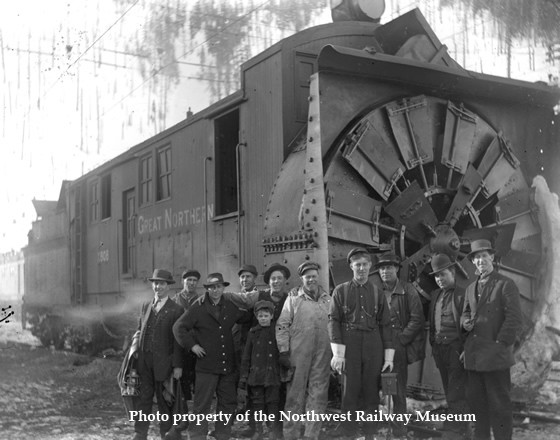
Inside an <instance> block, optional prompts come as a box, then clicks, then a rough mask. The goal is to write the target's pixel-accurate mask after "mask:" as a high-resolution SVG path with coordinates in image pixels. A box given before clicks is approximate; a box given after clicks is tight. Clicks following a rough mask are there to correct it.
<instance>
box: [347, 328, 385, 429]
mask: <svg viewBox="0 0 560 440" xmlns="http://www.w3.org/2000/svg"><path fill="white" fill-rule="evenodd" d="M342 339H343V341H344V344H345V345H346V354H345V358H346V365H345V369H344V372H343V373H342V401H341V407H340V408H341V411H342V413H346V412H347V411H350V413H351V415H352V417H351V420H347V421H344V422H343V425H342V426H343V428H344V431H345V434H346V435H348V436H354V435H355V434H356V432H357V429H358V422H357V421H356V420H355V415H356V411H357V410H362V411H365V413H366V414H375V411H376V410H377V409H378V407H379V385H380V383H381V367H382V366H383V342H382V341H381V335H380V334H379V331H378V330H377V329H376V330H374V331H371V332H366V331H362V330H343V331H342ZM363 429H364V434H373V433H374V432H375V430H376V422H364V424H363Z"/></svg>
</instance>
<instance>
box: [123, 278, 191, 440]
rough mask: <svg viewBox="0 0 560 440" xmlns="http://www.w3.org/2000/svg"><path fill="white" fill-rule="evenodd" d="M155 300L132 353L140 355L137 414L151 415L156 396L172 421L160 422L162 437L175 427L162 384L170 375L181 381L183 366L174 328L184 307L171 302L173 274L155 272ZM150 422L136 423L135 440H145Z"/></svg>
mask: <svg viewBox="0 0 560 440" xmlns="http://www.w3.org/2000/svg"><path fill="white" fill-rule="evenodd" d="M148 280H149V281H151V282H152V290H153V291H154V298H153V299H152V300H150V301H147V302H145V303H144V304H143V305H142V315H141V316H140V319H139V321H138V329H137V331H136V333H135V334H134V337H133V342H132V351H133V352H135V353H136V354H135V355H137V356H138V374H139V376H140V396H139V399H138V407H137V410H138V411H142V413H143V414H144V415H146V416H147V415H149V414H151V413H152V401H153V398H154V393H155V395H156V400H157V405H158V411H159V413H160V414H166V415H167V416H168V417H169V419H168V420H167V421H161V422H160V424H159V432H160V434H161V437H162V438H163V437H164V435H165V433H166V432H167V431H169V429H170V428H171V427H172V425H173V416H172V408H171V405H170V404H168V403H167V402H166V400H165V399H164V397H163V384H164V382H165V381H167V380H168V379H169V378H170V376H171V374H173V377H174V378H175V379H180V378H181V375H182V366H183V349H182V348H181V346H180V345H179V344H178V343H177V341H176V340H175V338H174V337H173V325H174V324H175V322H176V321H177V320H178V319H179V317H180V316H181V314H182V313H183V309H182V307H180V306H178V305H177V304H175V303H174V302H173V301H170V300H169V286H170V285H171V284H174V283H175V281H174V280H173V277H172V275H171V273H170V272H168V271H167V270H163V269H156V270H155V271H154V274H153V276H152V278H148ZM149 427H150V422H148V421H136V422H135V423H134V431H135V432H136V434H135V436H134V439H135V440H146V439H147V438H148V429H149Z"/></svg>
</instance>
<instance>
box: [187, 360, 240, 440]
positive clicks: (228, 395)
mask: <svg viewBox="0 0 560 440" xmlns="http://www.w3.org/2000/svg"><path fill="white" fill-rule="evenodd" d="M237 376H238V375H237V372H233V373H229V374H210V373H201V372H200V371H197V372H196V384H195V390H194V407H193V413H194V414H209V413H210V412H211V411H210V409H211V407H212V399H213V398H214V394H216V398H217V404H216V414H219V413H220V412H221V413H222V414H231V415H232V417H231V418H230V421H229V423H227V424H226V423H225V421H220V420H216V424H215V430H214V431H215V434H214V437H216V439H218V440H226V439H229V438H230V436H231V425H232V421H233V417H234V416H233V414H234V413H235V409H236V407H237V389H236V386H237V379H238V377H237ZM188 432H189V435H190V438H191V439H192V440H199V439H204V440H205V439H206V434H207V432H208V422H207V421H206V420H205V421H203V422H201V423H200V425H197V424H196V423H191V424H189V430H188Z"/></svg>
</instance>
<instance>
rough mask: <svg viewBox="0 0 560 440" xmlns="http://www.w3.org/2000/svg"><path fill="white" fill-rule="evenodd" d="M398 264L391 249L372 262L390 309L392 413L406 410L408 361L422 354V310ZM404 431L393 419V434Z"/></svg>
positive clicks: (402, 412)
mask: <svg viewBox="0 0 560 440" xmlns="http://www.w3.org/2000/svg"><path fill="white" fill-rule="evenodd" d="M400 266H401V263H400V258H399V257H398V256H397V255H395V254H394V253H392V252H387V253H384V254H381V255H380V256H379V259H378V261H377V263H376V264H375V267H376V268H377V269H378V270H379V276H380V278H381V281H382V284H381V289H382V291H383V294H384V295H385V298H386V299H387V304H388V305H389V309H390V311H391V329H392V332H391V335H392V342H393V347H394V348H395V357H394V372H395V373H397V394H396V395H395V396H393V400H394V402H395V414H406V413H407V408H406V385H407V382H408V364H412V363H413V362H416V361H419V360H420V359H423V358H424V312H423V309H422V303H421V302H420V298H419V297H418V293H417V291H416V289H415V288H414V286H413V285H412V284H410V283H407V282H406V281H402V280H400V279H399V277H398V272H399V268H400ZM406 434H407V428H406V426H405V425H404V423H401V422H395V423H394V425H393V435H395V436H396V437H404V436H406Z"/></svg>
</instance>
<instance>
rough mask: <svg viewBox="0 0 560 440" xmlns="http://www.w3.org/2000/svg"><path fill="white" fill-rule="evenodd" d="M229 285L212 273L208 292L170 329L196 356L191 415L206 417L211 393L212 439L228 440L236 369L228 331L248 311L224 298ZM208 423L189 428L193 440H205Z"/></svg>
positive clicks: (234, 397) (207, 283) (235, 399)
mask: <svg viewBox="0 0 560 440" xmlns="http://www.w3.org/2000/svg"><path fill="white" fill-rule="evenodd" d="M226 286H229V283H228V282H227V281H224V278H223V276H222V274H221V273H212V274H210V275H208V279H207V281H206V283H205V284H204V287H205V288H206V289H207V292H206V293H205V294H204V296H203V297H201V298H199V299H198V300H197V301H196V302H195V303H194V304H193V305H192V306H191V307H190V308H189V309H188V310H187V311H186V312H185V313H184V314H183V315H182V316H181V318H179V320H178V321H177V322H176V323H175V325H174V326H173V333H174V334H175V338H176V339H177V340H178V341H179V343H180V344H181V345H182V346H183V347H185V348H186V349H188V350H190V351H192V352H193V353H194V354H195V355H196V356H197V361H196V384H195V393H194V408H193V412H194V414H205V415H206V414H209V413H210V411H211V406H212V399H213V397H214V394H215V395H216V396H217V399H218V400H217V405H216V412H217V413H218V414H219V415H220V418H219V419H218V420H217V421H216V425H215V434H214V436H215V437H216V438H217V439H218V440H225V439H229V438H230V434H231V423H232V416H233V413H234V412H235V408H236V407H237V389H236V388H237V380H238V369H237V364H236V362H235V352H234V345H233V336H232V332H231V329H232V327H233V325H234V324H235V323H236V322H238V321H240V320H243V319H247V317H246V315H247V312H246V311H244V310H241V309H239V308H238V307H236V306H235V304H233V303H232V302H231V301H230V300H228V299H226V298H224V297H223V291H224V288H225V287H226ZM207 431H208V422H207V420H204V421H202V422H201V423H200V424H198V423H191V424H190V425H189V430H188V432H189V435H190V438H191V439H192V440H201V439H206V434H207Z"/></svg>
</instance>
